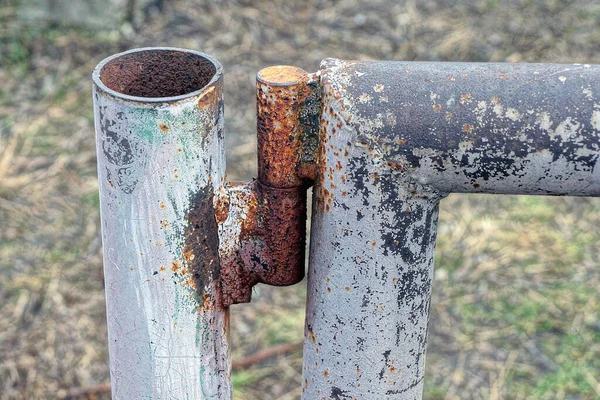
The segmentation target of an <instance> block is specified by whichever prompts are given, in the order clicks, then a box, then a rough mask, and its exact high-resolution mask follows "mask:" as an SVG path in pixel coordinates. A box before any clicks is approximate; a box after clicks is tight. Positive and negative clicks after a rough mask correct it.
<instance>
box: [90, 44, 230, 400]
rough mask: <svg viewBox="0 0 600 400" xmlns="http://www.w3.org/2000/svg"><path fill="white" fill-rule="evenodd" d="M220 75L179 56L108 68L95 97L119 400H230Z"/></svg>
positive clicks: (143, 54) (146, 53)
mask: <svg viewBox="0 0 600 400" xmlns="http://www.w3.org/2000/svg"><path fill="white" fill-rule="evenodd" d="M222 73H223V69H222V66H221V65H220V64H219V63H218V62H217V61H215V60H214V59H212V58H211V57H209V56H207V55H205V54H202V53H199V52H196V51H190V50H183V49H174V48H147V49H136V50H131V51H128V52H125V53H121V54H117V55H114V56H112V57H109V58H107V59H105V60H104V61H102V62H101V63H100V64H99V65H98V66H97V68H96V69H95V70H94V73H93V83H94V85H93V98H94V114H95V123H96V139H97V143H96V145H97V154H98V177H99V186H100V207H101V217H102V240H103V248H104V274H105V281H106V303H107V318H108V339H109V353H110V376H111V383H112V396H113V398H114V399H127V400H129V399H229V398H231V378H230V363H229V347H228V346H229V345H228V329H229V322H228V319H229V313H228V309H226V308H225V307H224V306H223V301H222V298H221V288H220V268H219V257H218V244H219V241H218V231H217V222H216V219H215V212H214V208H213V193H217V192H218V190H219V188H220V187H221V186H222V184H223V178H224V172H225V155H224V138H223V99H222V85H223V83H222Z"/></svg>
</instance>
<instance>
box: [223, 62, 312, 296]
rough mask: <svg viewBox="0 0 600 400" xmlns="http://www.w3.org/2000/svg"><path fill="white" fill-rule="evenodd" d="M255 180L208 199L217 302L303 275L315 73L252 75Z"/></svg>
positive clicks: (281, 69) (292, 70)
mask: <svg viewBox="0 0 600 400" xmlns="http://www.w3.org/2000/svg"><path fill="white" fill-rule="evenodd" d="M256 90H257V91H256V94H257V108H258V110H257V111H258V113H257V115H258V124H257V137H258V179H256V180H253V181H251V182H249V183H240V182H234V183H227V184H225V185H224V186H223V187H222V190H221V192H220V193H218V194H217V196H216V197H215V217H216V220H217V223H218V226H219V240H220V245H219V256H220V259H221V274H220V275H221V290H222V296H223V297H222V298H223V305H225V306H229V305H231V304H235V303H244V302H249V301H250V299H251V295H252V287H253V286H254V285H255V284H257V283H264V284H268V285H274V286H287V285H293V284H295V283H298V282H300V281H301V280H302V279H303V278H304V253H305V244H306V201H307V200H306V194H307V189H308V188H309V187H310V186H311V185H312V182H313V181H314V179H315V177H316V174H317V171H318V169H317V167H316V164H317V159H318V155H317V152H318V148H319V120H320V81H319V75H318V74H312V75H309V74H308V73H306V72H305V71H303V70H301V69H299V68H296V67H288V66H278V67H269V68H265V69H263V70H261V71H260V72H259V73H258V76H257V89H256Z"/></svg>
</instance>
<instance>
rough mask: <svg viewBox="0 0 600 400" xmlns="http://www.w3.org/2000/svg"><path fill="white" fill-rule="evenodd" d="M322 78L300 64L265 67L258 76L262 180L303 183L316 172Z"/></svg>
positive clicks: (283, 184) (289, 184)
mask: <svg viewBox="0 0 600 400" xmlns="http://www.w3.org/2000/svg"><path fill="white" fill-rule="evenodd" d="M319 100H320V86H319V81H318V79H314V77H312V76H310V75H309V74H308V73H306V72H305V71H303V70H301V69H300V68H296V67H289V66H274V67H268V68H265V69H263V70H261V71H259V73H258V74H257V77H256V104H257V119H258V124H257V139H258V180H259V181H260V182H261V183H263V184H265V185H268V186H271V187H277V188H290V187H298V186H301V185H303V184H304V183H305V182H304V181H305V176H304V175H307V176H308V177H309V178H310V177H311V175H313V173H312V172H313V170H314V167H313V165H314V161H315V160H314V157H313V156H312V155H313V154H314V152H315V151H316V148H317V143H318V136H317V133H318V118H319V117H318V115H319V111H320V102H319Z"/></svg>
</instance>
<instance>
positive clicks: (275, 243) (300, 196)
mask: <svg viewBox="0 0 600 400" xmlns="http://www.w3.org/2000/svg"><path fill="white" fill-rule="evenodd" d="M217 204H218V205H217V215H218V216H219V215H221V216H222V218H219V217H218V218H217V219H218V220H219V235H220V240H221V247H220V253H221V262H222V271H221V275H222V280H223V296H224V304H226V305H230V304H236V303H246V302H249V301H250V298H251V294H252V286H253V285H255V284H256V283H265V284H269V285H275V286H286V285H293V284H295V283H298V282H300V281H301V280H302V279H303V278H304V248H305V240H306V239H305V233H306V187H305V186H299V187H293V188H287V189H280V188H272V187H269V186H266V185H263V184H261V183H260V182H259V181H252V182H250V183H247V184H243V183H233V184H229V185H228V186H227V187H226V188H225V190H224V192H222V193H221V194H220V196H219V200H218V202H217ZM225 208H226V212H221V211H220V210H224V209H225Z"/></svg>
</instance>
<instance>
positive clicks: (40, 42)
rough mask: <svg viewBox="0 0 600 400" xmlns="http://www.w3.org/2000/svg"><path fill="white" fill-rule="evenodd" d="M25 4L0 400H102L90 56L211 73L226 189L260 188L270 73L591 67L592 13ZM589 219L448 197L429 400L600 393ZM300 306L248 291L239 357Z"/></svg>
mask: <svg viewBox="0 0 600 400" xmlns="http://www.w3.org/2000/svg"><path fill="white" fill-rule="evenodd" d="M27 1H28V0H1V1H0V399H1V400H5V399H55V398H73V399H85V398H87V399H104V398H109V394H108V392H107V390H106V389H107V386H106V384H107V383H108V382H109V376H108V367H107V357H108V355H107V349H106V323H105V310H104V288H103V278H102V259H101V242H100V233H99V227H100V225H99V212H98V194H97V179H96V169H95V168H96V165H95V150H94V139H93V135H94V129H93V114H92V104H91V94H90V73H91V71H92V69H93V67H94V66H95V64H96V63H97V62H99V61H100V60H101V59H103V58H104V57H106V56H108V55H111V54H113V53H115V52H119V51H123V50H125V49H129V48H132V47H140V46H178V47H187V48H191V49H197V50H201V51H204V52H206V53H209V54H211V55H212V56H214V57H216V58H217V59H218V60H220V62H221V63H222V64H223V65H224V67H225V98H226V130H227V145H228V176H229V178H230V179H232V180H233V179H249V178H250V177H252V176H253V175H254V174H255V168H256V166H255V137H254V133H255V131H254V124H255V110H254V76H255V74H256V72H257V71H258V70H259V69H260V68H262V67H264V66H267V65H272V64H291V65H296V66H298V67H301V68H304V69H306V70H307V71H315V70H316V69H317V68H318V65H319V61H320V60H321V59H322V58H325V57H338V58H344V59H382V60H431V61H446V60H449V61H509V62H580V63H598V62H600V4H598V3H597V2H593V1H583V0H580V1H558V0H539V1H533V0H512V1H500V0H472V1H466V2H460V3H458V2H454V1H450V0H431V1H411V0H406V1H394V2H390V1H385V0H371V1H368V2H367V1H363V2H360V1H358V0H308V1H290V0H287V1H285V0H274V1H251V0H223V1H217V0H197V1H192V0H173V1H169V2H163V1H160V0H156V1H154V2H152V1H146V2H142V3H138V4H139V5H140V7H141V8H140V10H139V12H137V13H136V17H135V18H132V17H131V15H129V16H127V15H126V17H125V20H123V19H121V18H122V17H121V16H116V15H115V17H114V18H112V19H110V20H106V23H105V24H104V26H102V24H100V27H98V24H95V25H94V26H93V27H90V26H86V24H85V23H77V21H76V20H75V21H73V20H70V21H68V23H65V22H64V21H61V19H60V18H55V19H52V18H47V17H44V15H43V14H42V16H41V17H40V16H37V17H36V18H34V19H33V20H28V19H27V18H23V17H22V16H23V12H22V10H23V5H24V3H26V2H27ZM36 1H37V2H38V3H40V4H41V3H43V2H42V1H40V0H36ZM76 1H83V0H76ZM76 1H75V0H74V1H73V3H75V2H76ZM29 3H31V1H29ZM29 3H28V4H29ZM134 4H135V3H134ZM126 14H127V13H126ZM128 18H129V20H127V19H128ZM83 19H85V16H84V15H82V20H83ZM599 223H600V199H587V198H549V197H514V196H486V195H460V196H459V195H451V196H450V197H449V198H447V199H445V200H444V201H443V202H442V205H441V215H440V225H439V235H438V243H437V250H436V263H435V268H436V273H435V282H434V288H433V299H432V307H431V321H430V340H429V348H428V354H427V371H426V387H425V398H426V399H469V398H472V399H501V398H502V399H504V398H506V399H530V398H536V399H597V398H600V290H599V287H600V261H599V259H600V257H599V255H600V232H599V231H598V229H597V228H598V224H599ZM305 294H306V289H305V283H302V284H299V285H297V286H294V287H290V288H269V287H264V286H260V287H258V288H257V289H256V290H255V294H254V299H253V302H252V303H251V304H246V305H236V306H234V307H233V308H232V323H231V326H232V344H233V358H234V360H239V359H242V358H244V357H246V356H248V355H250V354H253V353H255V352H257V351H259V350H261V349H264V348H268V347H272V346H274V345H277V344H281V343H296V342H298V341H301V340H302V335H303V318H304V304H305ZM301 357H302V355H301V350H298V351H296V352H291V353H288V354H283V355H279V356H276V357H273V358H270V359H268V360H265V361H263V362H261V363H259V364H257V365H254V366H252V367H250V368H246V369H243V370H239V371H236V372H235V373H234V376H233V382H234V387H235V399H239V400H242V399H244V400H245V399H248V400H254V399H256V400H258V399H261V400H262V399H297V398H299V396H300V393H301V390H300V386H301V363H302V360H301ZM98 385H100V386H98ZM79 389H84V391H83V392H82V391H79V394H78V393H77V392H78V390H79ZM87 389H94V390H95V393H93V391H94V390H88V392H87V393H86V392H85V390H87ZM368 400H370V399H368ZM374 400H376V399H374Z"/></svg>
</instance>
